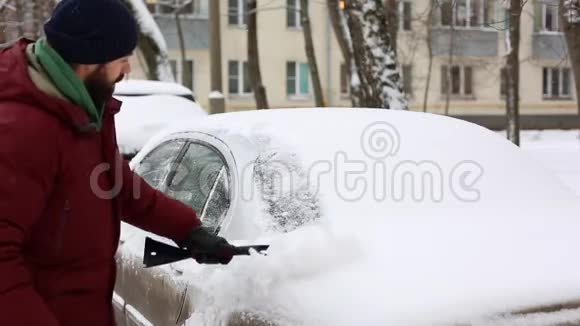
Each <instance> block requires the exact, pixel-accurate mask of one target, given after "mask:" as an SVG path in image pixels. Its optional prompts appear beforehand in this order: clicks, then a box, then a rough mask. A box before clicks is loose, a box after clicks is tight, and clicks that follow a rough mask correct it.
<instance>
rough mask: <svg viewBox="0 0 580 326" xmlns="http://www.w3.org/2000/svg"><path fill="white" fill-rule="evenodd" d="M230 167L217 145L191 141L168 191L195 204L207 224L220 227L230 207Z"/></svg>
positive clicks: (180, 199) (190, 204) (194, 206)
mask: <svg viewBox="0 0 580 326" xmlns="http://www.w3.org/2000/svg"><path fill="white" fill-rule="evenodd" d="M227 182H228V178H227V168H226V166H225V163H224V160H223V158H222V156H221V155H220V154H219V153H218V151H217V150H215V149H214V148H212V147H210V146H207V145H204V144H199V143H191V144H189V145H188V148H187V150H186V151H185V154H184V155H183V158H182V159H181V160H180V162H179V164H178V165H177V166H176V169H175V171H174V172H172V175H171V176H170V177H169V184H168V187H167V191H166V192H167V194H168V195H169V196H171V197H173V198H175V199H177V200H179V201H181V202H183V203H185V204H187V205H188V206H190V207H191V208H193V209H194V210H195V211H196V212H197V213H198V215H199V216H200V218H201V219H202V222H203V224H204V226H207V227H210V228H212V229H214V230H217V227H218V225H219V223H220V222H221V218H222V216H223V215H224V214H225V212H226V211H227V208H228V207H229V190H228V185H227Z"/></svg>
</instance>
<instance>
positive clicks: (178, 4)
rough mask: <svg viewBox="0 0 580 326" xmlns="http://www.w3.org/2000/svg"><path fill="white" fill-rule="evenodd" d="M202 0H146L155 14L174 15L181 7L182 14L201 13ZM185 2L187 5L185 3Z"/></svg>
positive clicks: (148, 6)
mask: <svg viewBox="0 0 580 326" xmlns="http://www.w3.org/2000/svg"><path fill="white" fill-rule="evenodd" d="M200 1H201V0H191V1H184V0H172V1H162V0H146V1H145V2H146V4H147V8H148V9H149V11H150V12H151V13H152V14H154V15H174V14H175V11H176V10H177V9H180V8H182V7H183V8H182V9H181V10H180V13H181V14H182V15H199V14H200V12H201V3H200ZM183 3H185V5H183Z"/></svg>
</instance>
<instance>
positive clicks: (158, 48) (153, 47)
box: [123, 0, 175, 82]
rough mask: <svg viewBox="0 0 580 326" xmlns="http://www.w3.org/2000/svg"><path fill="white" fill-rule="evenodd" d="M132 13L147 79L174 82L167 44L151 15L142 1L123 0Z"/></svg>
mask: <svg viewBox="0 0 580 326" xmlns="http://www.w3.org/2000/svg"><path fill="white" fill-rule="evenodd" d="M123 2H124V3H125V4H126V5H127V6H128V7H129V8H130V9H131V10H132V11H133V14H134V15H135V19H136V20H137V22H138V24H139V27H140V28H139V50H140V51H141V54H142V55H143V57H144V59H145V63H146V65H147V71H146V74H147V78H148V79H152V80H162V81H171V82H173V81H175V78H174V76H173V72H172V71H171V65H170V64H169V54H168V50H167V43H166V42H165V38H164V37H163V34H162V33H161V30H160V29H159V26H158V25H157V23H156V22H155V20H154V19H153V15H151V13H150V12H149V10H148V9H147V6H145V3H144V2H143V0H123Z"/></svg>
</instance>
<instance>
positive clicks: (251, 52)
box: [247, 0, 270, 110]
mask: <svg viewBox="0 0 580 326" xmlns="http://www.w3.org/2000/svg"><path fill="white" fill-rule="evenodd" d="M247 6H248V66H249V67H248V70H249V71H248V73H249V75H250V76H249V77H250V84H251V85H252V90H253V91H254V97H255V99H256V107H257V109H258V110H261V109H269V108H270V107H269V105H268V97H267V95H266V88H265V87H264V84H262V73H261V71H260V51H259V48H258V12H257V10H256V9H257V0H248V2H247Z"/></svg>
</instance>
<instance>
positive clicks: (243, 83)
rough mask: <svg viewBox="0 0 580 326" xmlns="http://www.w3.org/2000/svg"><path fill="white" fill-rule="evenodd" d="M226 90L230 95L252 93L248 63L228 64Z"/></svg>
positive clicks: (234, 62) (233, 62)
mask: <svg viewBox="0 0 580 326" xmlns="http://www.w3.org/2000/svg"><path fill="white" fill-rule="evenodd" d="M228 89H229V94H230V95H248V94H251V93H252V86H251V85H250V76H249V72H248V62H245V61H244V62H242V61H229V62H228Z"/></svg>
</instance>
